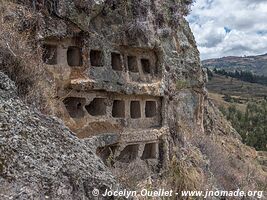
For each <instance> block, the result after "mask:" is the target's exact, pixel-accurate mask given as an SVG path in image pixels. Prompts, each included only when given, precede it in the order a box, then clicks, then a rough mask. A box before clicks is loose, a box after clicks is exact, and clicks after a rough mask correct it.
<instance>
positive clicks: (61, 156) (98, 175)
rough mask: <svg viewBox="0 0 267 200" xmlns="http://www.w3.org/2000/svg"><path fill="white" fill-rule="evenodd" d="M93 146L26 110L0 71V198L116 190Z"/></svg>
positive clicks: (53, 121) (88, 196) (73, 196)
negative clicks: (98, 189) (106, 189)
mask: <svg viewBox="0 0 267 200" xmlns="http://www.w3.org/2000/svg"><path fill="white" fill-rule="evenodd" d="M94 144H95V142H94V141H89V140H87V141H82V140H79V139H78V138H77V137H76V136H75V135H74V134H73V133H72V132H71V131H70V130H69V129H68V128H66V127H65V126H64V125H63V123H62V122H61V121H59V120H58V119H56V118H52V117H46V116H44V115H42V114H40V113H38V112H36V111H33V110H32V109H30V108H29V107H27V106H26V105H24V104H23V103H22V102H21V101H20V100H19V99H18V97H17V96H16V88H15V86H14V83H13V82H11V81H10V80H9V79H8V77H7V76H6V75H4V74H3V73H1V72H0V183H1V184H0V199H93V196H92V190H93V189H94V188H100V189H101V190H102V191H103V190H104V189H105V188H109V187H110V186H111V185H115V184H114V183H115V181H114V179H113V176H112V175H111V173H110V172H109V171H108V170H107V168H106V167H105V165H104V164H103V163H102V161H101V160H100V158H98V157H97V156H96V155H95V149H96V146H94Z"/></svg>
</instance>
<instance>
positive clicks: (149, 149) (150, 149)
mask: <svg viewBox="0 0 267 200" xmlns="http://www.w3.org/2000/svg"><path fill="white" fill-rule="evenodd" d="M155 158H157V143H148V144H146V145H145V148H144V151H143V155H142V157H141V159H142V160H145V159H155Z"/></svg>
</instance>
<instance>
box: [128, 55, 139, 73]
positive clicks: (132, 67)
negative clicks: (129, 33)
mask: <svg viewBox="0 0 267 200" xmlns="http://www.w3.org/2000/svg"><path fill="white" fill-rule="evenodd" d="M127 63H128V69H129V71H130V72H134V73H137V72H139V71H138V64H137V57H136V56H127Z"/></svg>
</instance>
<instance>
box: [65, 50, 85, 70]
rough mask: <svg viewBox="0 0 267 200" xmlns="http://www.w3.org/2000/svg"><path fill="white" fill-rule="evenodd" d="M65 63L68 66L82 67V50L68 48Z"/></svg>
mask: <svg viewBox="0 0 267 200" xmlns="http://www.w3.org/2000/svg"><path fill="white" fill-rule="evenodd" d="M67 61H68V65H69V66H82V64H83V60H82V49H81V48H80V47H76V46H70V47H69V48H68V51H67Z"/></svg>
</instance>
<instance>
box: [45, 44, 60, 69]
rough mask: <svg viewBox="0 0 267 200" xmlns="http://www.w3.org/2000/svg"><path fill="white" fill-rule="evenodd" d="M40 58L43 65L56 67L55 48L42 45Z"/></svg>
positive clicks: (54, 46)
mask: <svg viewBox="0 0 267 200" xmlns="http://www.w3.org/2000/svg"><path fill="white" fill-rule="evenodd" d="M42 58H43V62H44V63H45V64H47V65H56V64H57V46H56V45H50V44H44V45H43V56H42Z"/></svg>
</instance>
